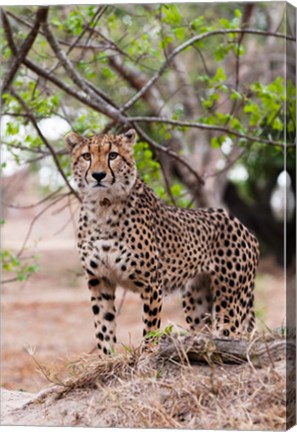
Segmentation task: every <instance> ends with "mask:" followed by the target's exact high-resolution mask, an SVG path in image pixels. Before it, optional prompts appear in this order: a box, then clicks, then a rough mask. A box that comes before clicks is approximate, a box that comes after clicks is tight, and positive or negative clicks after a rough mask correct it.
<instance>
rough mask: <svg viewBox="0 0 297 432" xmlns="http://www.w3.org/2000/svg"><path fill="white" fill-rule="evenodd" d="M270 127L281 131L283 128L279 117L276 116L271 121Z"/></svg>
mask: <svg viewBox="0 0 297 432" xmlns="http://www.w3.org/2000/svg"><path fill="white" fill-rule="evenodd" d="M272 127H273V129H275V130H279V131H282V130H283V129H284V123H283V122H282V121H281V119H280V118H279V117H276V118H275V119H274V121H273V123H272Z"/></svg>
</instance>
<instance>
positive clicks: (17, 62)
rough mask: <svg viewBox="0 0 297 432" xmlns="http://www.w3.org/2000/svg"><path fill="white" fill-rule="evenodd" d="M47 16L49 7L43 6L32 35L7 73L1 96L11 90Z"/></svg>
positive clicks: (39, 11) (28, 37) (37, 13)
mask: <svg viewBox="0 0 297 432" xmlns="http://www.w3.org/2000/svg"><path fill="white" fill-rule="evenodd" d="M1 13H2V20H3V17H4V19H5V14H4V15H3V11H1ZM47 14H48V7H44V6H42V7H39V8H38V10H37V12H36V18H35V24H34V26H33V28H32V30H31V31H30V33H29V34H28V36H27V37H26V39H25V40H24V42H23V43H22V45H21V46H20V49H19V51H18V55H17V56H15V57H13V58H12V61H11V64H10V68H9V70H8V71H7V73H6V75H5V77H4V79H3V84H2V88H1V94H2V95H3V93H5V92H6V91H7V89H8V88H9V86H10V84H11V83H12V81H13V79H14V77H15V75H16V73H17V71H18V69H19V67H20V65H21V64H22V62H23V60H24V58H25V57H26V56H27V54H28V52H29V51H30V49H31V47H32V45H33V43H34V41H35V39H36V37H37V35H38V31H39V27H40V25H41V23H42V22H43V21H44V20H45V19H46V17H47Z"/></svg>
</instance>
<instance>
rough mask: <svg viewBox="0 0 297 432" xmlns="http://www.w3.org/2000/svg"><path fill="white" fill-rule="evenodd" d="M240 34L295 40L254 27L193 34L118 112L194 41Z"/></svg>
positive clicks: (151, 83) (133, 99)
mask: <svg viewBox="0 0 297 432" xmlns="http://www.w3.org/2000/svg"><path fill="white" fill-rule="evenodd" d="M230 33H231V34H236V33H239V34H242V33H247V34H255V35H259V36H274V37H278V38H283V39H287V40H295V38H294V37H292V36H287V35H285V34H283V33H274V32H266V31H262V30H254V29H232V30H231V29H230V30H229V29H227V30H214V31H210V32H207V33H203V34H201V35H198V36H194V37H192V38H191V39H189V40H188V41H186V42H184V43H183V44H181V45H180V46H178V47H177V48H175V49H174V50H173V51H172V52H171V53H170V54H169V55H168V57H167V59H166V60H165V61H164V63H163V64H162V66H161V67H160V69H159V70H158V72H157V73H156V74H155V75H154V76H153V77H152V78H151V79H150V80H149V81H148V82H147V83H146V84H145V85H144V86H143V87H142V89H141V90H140V91H139V92H138V93H136V94H135V95H134V96H133V97H132V98H131V99H130V100H129V101H128V102H126V103H125V104H124V105H123V106H122V108H121V109H120V112H124V111H126V110H127V109H129V108H131V106H132V105H134V104H135V102H137V101H138V99H139V98H141V97H142V95H143V94H144V93H145V92H146V91H147V90H148V89H149V88H150V87H151V86H152V85H153V84H155V82H156V81H157V80H158V79H159V78H160V77H161V75H163V73H164V71H165V70H166V69H167V67H168V66H169V64H170V63H171V61H172V60H173V59H174V57H176V56H177V55H178V54H180V53H181V52H182V51H184V50H185V49H186V48H188V47H189V46H191V45H193V44H195V43H196V42H199V41H202V40H203V39H206V38H208V37H210V36H215V35H228V34H230Z"/></svg>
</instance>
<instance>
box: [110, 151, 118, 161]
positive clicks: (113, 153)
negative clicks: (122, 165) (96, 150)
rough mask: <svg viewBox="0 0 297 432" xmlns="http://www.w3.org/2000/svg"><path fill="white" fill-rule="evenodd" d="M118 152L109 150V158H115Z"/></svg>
mask: <svg viewBox="0 0 297 432" xmlns="http://www.w3.org/2000/svg"><path fill="white" fill-rule="evenodd" d="M118 155H119V154H118V153H116V152H110V153H109V159H110V160H114V159H116V158H117V157H118Z"/></svg>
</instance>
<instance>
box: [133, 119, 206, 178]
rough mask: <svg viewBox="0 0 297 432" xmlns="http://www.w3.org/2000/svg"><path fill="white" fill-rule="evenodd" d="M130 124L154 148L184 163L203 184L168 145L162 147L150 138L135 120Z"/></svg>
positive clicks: (191, 169)
mask: <svg viewBox="0 0 297 432" xmlns="http://www.w3.org/2000/svg"><path fill="white" fill-rule="evenodd" d="M132 125H133V126H134V128H135V130H136V131H137V132H138V134H139V136H140V137H141V138H142V139H143V140H144V141H146V142H148V143H149V144H150V145H151V146H152V147H153V148H154V149H156V150H159V151H161V152H162V153H165V154H167V155H168V156H171V157H173V158H174V159H175V160H177V161H178V162H180V163H181V164H182V165H184V166H185V167H186V168H187V169H188V170H189V171H190V172H191V173H192V174H193V175H194V176H195V178H196V179H197V181H198V183H199V184H200V185H203V184H204V180H203V179H202V177H200V175H199V174H198V173H197V172H196V171H195V170H194V169H193V168H192V167H191V165H189V164H188V162H186V161H185V160H184V159H183V158H181V157H180V156H179V155H178V154H177V153H175V152H173V151H172V150H170V148H168V147H163V146H161V145H160V144H158V143H156V141H154V140H153V139H152V138H150V137H149V136H148V135H147V134H146V133H145V132H144V130H143V129H141V127H140V126H139V125H138V124H137V122H132Z"/></svg>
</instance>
